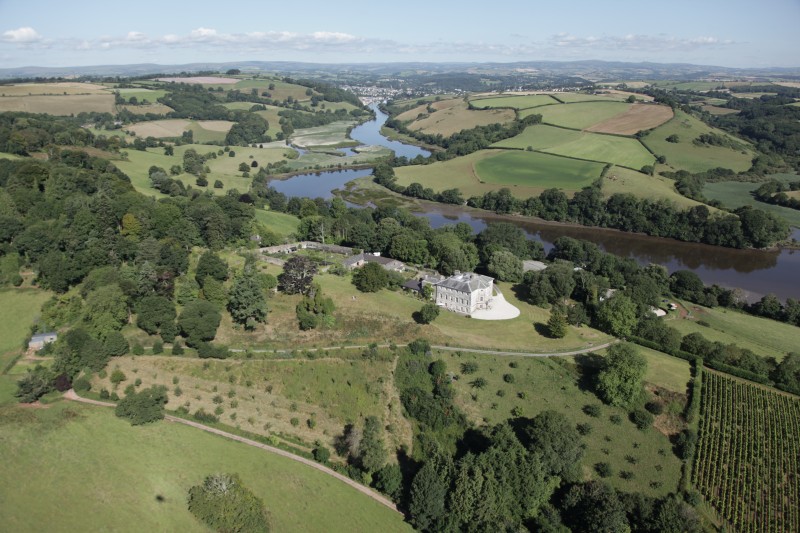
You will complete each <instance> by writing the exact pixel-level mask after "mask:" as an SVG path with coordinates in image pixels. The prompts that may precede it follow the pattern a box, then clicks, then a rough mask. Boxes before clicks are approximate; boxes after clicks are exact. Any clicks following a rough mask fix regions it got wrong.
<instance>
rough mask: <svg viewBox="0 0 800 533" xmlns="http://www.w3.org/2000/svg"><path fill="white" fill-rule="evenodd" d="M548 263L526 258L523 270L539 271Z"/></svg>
mask: <svg viewBox="0 0 800 533" xmlns="http://www.w3.org/2000/svg"><path fill="white" fill-rule="evenodd" d="M546 268H547V265H546V264H544V263H542V262H541V261H533V260H530V259H526V260H525V261H523V262H522V271H523V272H539V271H541V270H545V269H546Z"/></svg>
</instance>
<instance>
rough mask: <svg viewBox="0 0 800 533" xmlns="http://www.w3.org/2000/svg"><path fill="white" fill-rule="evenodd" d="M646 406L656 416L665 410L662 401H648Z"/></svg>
mask: <svg viewBox="0 0 800 533" xmlns="http://www.w3.org/2000/svg"><path fill="white" fill-rule="evenodd" d="M644 408H645V409H647V410H648V411H649V412H651V413H652V414H654V415H656V416H657V415H660V414H661V413H663V412H664V405H663V404H662V403H660V402H647V403H646V404H645V405H644Z"/></svg>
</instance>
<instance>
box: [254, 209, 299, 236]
mask: <svg viewBox="0 0 800 533" xmlns="http://www.w3.org/2000/svg"><path fill="white" fill-rule="evenodd" d="M256 220H257V221H258V222H260V223H262V224H264V225H265V226H266V227H267V229H269V230H270V231H273V232H275V233H277V234H278V235H284V236H287V237H288V236H289V235H292V234H293V233H295V232H296V231H297V228H298V226H299V225H300V219H299V218H297V217H296V216H294V215H289V214H286V213H279V212H278V211H267V210H266V209H256Z"/></svg>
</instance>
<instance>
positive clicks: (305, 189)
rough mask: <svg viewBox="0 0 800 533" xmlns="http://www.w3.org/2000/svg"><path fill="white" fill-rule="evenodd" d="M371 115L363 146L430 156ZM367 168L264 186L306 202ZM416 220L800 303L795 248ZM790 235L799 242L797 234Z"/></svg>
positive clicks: (524, 223)
mask: <svg viewBox="0 0 800 533" xmlns="http://www.w3.org/2000/svg"><path fill="white" fill-rule="evenodd" d="M370 107H371V108H372V109H373V110H374V111H375V113H376V117H377V118H376V120H372V121H369V122H365V123H364V124H361V125H359V126H357V127H355V128H353V131H352V132H351V133H350V136H351V137H352V138H353V139H355V140H357V141H359V142H361V143H363V144H367V145H378V144H379V145H382V146H386V147H388V148H391V149H392V150H395V154H396V155H398V156H405V157H408V158H409V159H411V158H414V157H416V156H417V155H422V156H423V157H427V156H428V155H430V152H428V151H427V150H423V149H422V148H419V147H417V146H412V145H408V144H403V143H401V142H398V141H391V140H389V139H387V138H386V137H384V136H383V135H381V133H380V129H381V127H382V126H383V124H384V123H385V122H386V119H387V118H388V116H387V115H386V114H385V113H383V112H381V111H380V110H379V109H378V108H377V106H376V105H374V104H373V105H372V106H370ZM371 173H372V171H371V170H370V169H361V170H339V171H329V172H318V173H310V174H300V175H297V176H294V177H292V178H289V179H286V180H280V181H279V180H274V181H272V182H270V185H271V186H272V187H275V189H277V190H278V191H280V192H282V193H284V194H286V195H287V196H304V197H310V198H316V197H323V198H331V197H332V196H333V192H332V191H333V190H335V189H340V188H342V187H343V186H344V184H345V183H347V182H349V181H352V180H354V179H356V178H360V177H364V176H369V175H370V174H371ZM423 205H425V206H426V207H425V208H424V211H423V212H420V213H416V214H417V215H418V216H422V217H425V218H427V219H428V220H429V221H430V223H431V226H432V227H434V228H438V227H441V226H443V225H446V224H455V223H456V222H465V223H467V224H469V225H470V226H471V227H472V228H473V229H475V231H480V230H482V229H483V228H485V227H486V224H488V223H490V222H495V221H507V222H511V223H513V224H514V225H516V226H518V227H520V228H521V229H522V230H523V231H525V233H526V235H527V236H528V237H529V238H531V239H536V240H538V241H540V242H542V243H543V244H544V245H545V248H546V249H549V248H550V247H551V246H552V243H553V241H555V240H556V239H557V238H558V237H561V236H569V237H574V238H578V239H583V240H587V241H591V242H593V243H595V244H597V245H598V246H600V247H601V248H602V249H604V250H606V251H607V252H609V253H613V254H615V255H618V256H622V257H632V258H634V259H635V260H636V261H638V262H639V263H641V264H649V263H656V264H659V265H664V266H666V267H667V268H668V269H669V271H670V272H673V271H675V270H684V269H685V270H692V271H693V272H695V273H697V275H698V276H700V278H701V279H702V280H703V281H704V282H705V283H709V284H710V283H716V284H719V285H721V286H723V287H731V288H733V287H738V288H740V289H742V290H744V292H745V295H746V297H747V298H748V300H750V301H753V300H757V299H758V298H760V297H761V296H763V295H765V294H767V293H774V294H777V295H778V297H779V298H781V299H786V298H798V299H800V281H798V274H800V250H788V249H784V250H780V251H771V252H761V251H755V250H734V249H731V248H722V247H718V246H707V245H704V244H694V243H685V242H680V241H676V240H673V239H663V238H659V237H648V236H645V235H637V234H631V233H625V232H621V231H616V230H608V229H600V228H589V227H583V226H570V225H565V224H553V223H548V222H544V221H540V220H537V219H533V218H527V217H503V216H500V215H495V214H494V213H489V212H485V211H480V210H476V209H470V208H463V207H459V206H446V205H440V204H433V203H425V202H423ZM793 236H794V237H795V238H796V239H797V240H800V230H795V231H794V234H793Z"/></svg>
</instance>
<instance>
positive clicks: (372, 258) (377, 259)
mask: <svg viewBox="0 0 800 533" xmlns="http://www.w3.org/2000/svg"><path fill="white" fill-rule="evenodd" d="M359 261H364V262H366V263H378V264H379V265H383V266H386V265H397V266H403V262H402V261H398V260H397V259H392V258H390V257H383V256H380V255H372V254H365V253H360V254H356V255H351V256H350V257H348V258H347V259H345V260H344V261H343V262H342V264H343V265H344V266H351V265H355V264H356V263H358V262H359Z"/></svg>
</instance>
